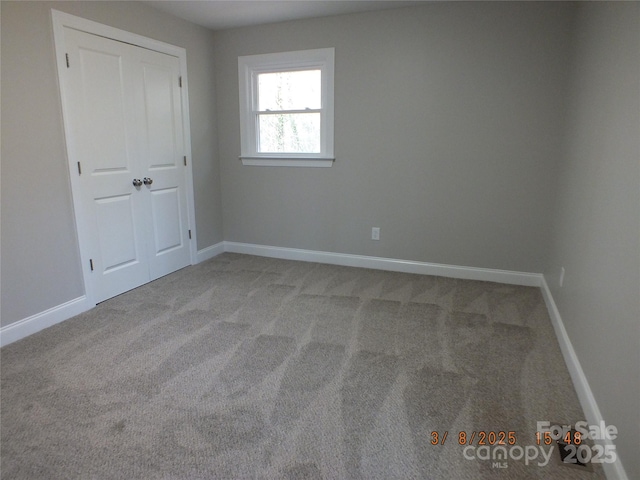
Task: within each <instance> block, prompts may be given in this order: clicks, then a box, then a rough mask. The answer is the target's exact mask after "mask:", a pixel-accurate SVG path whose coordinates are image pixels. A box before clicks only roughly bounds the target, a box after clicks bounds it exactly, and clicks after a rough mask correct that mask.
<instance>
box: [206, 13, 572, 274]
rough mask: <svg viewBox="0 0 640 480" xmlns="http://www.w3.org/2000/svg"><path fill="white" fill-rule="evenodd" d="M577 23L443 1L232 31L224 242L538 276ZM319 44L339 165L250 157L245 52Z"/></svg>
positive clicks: (220, 84)
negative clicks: (328, 70)
mask: <svg viewBox="0 0 640 480" xmlns="http://www.w3.org/2000/svg"><path fill="white" fill-rule="evenodd" d="M570 21H571V15H570V10H568V9H567V6H566V5H564V6H562V5H561V6H557V5H551V4H548V3H545V4H540V3H527V2H522V3H519V2H518V3H500V2H498V3H485V2H479V3H456V2H454V3H449V2H442V3H440V2H437V3H431V4H429V5H425V6H419V7H416V8H408V9H396V10H389V11H384V12H373V13H367V14H355V15H345V16H338V17H327V18H320V19H313V20H306V21H295V22H288V23H282V24H277V25H267V26H261V27H251V28H241V29H233V30H228V31H222V32H218V33H217V34H216V37H215V44H216V47H215V52H216V66H217V69H216V74H217V82H216V85H217V88H216V96H217V104H218V123H219V139H220V141H219V154H220V162H221V169H222V178H223V185H222V194H223V201H222V205H223V209H224V210H223V211H224V218H223V220H224V221H223V224H224V236H225V240H228V241H238V242H248V243H257V244H265V245H276V246H280V247H296V248H304V249H311V250H321V251H330V252H340V253H351V254H363V255H373V256H381V257H390V258H401V259H410V260H417V261H427V262H436V263H444V264H452V265H467V266H474V267H487V268H495V269H506V270H516V271H526V272H540V271H541V265H540V258H541V256H542V254H543V252H544V248H545V244H546V241H547V238H548V233H549V232H548V231H549V220H548V217H549V215H548V212H549V210H550V208H551V204H550V197H551V192H552V180H553V176H552V175H553V171H552V167H553V166H554V165H555V164H556V163H557V161H558V157H559V153H560V140H561V131H562V129H561V124H562V112H563V98H564V97H563V94H564V85H565V80H566V78H565V77H566V68H565V66H566V62H567V59H568V57H567V55H568V48H567V46H568V41H567V39H568V35H569V33H568V32H569V31H570V29H569V28H568V27H569V24H570ZM320 47H335V49H336V50H335V54H336V65H335V66H336V74H335V154H336V157H337V160H336V163H335V164H334V166H333V167H331V168H328V169H312V168H291V167H288V168H265V167H243V166H242V165H241V163H240V162H239V160H238V155H239V154H240V137H239V119H238V78H237V61H238V56H239V55H248V54H259V53H267V52H277V51H287V50H298V49H309V48H320ZM372 226H378V227H381V240H380V241H379V242H374V241H372V240H371V239H370V238H371V227H372Z"/></svg>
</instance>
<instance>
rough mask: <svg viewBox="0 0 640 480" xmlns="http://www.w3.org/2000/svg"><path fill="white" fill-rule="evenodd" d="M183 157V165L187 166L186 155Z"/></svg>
mask: <svg viewBox="0 0 640 480" xmlns="http://www.w3.org/2000/svg"><path fill="white" fill-rule="evenodd" d="M182 158H183V159H184V166H185V167H186V166H187V156H186V155H185V156H184V157H182Z"/></svg>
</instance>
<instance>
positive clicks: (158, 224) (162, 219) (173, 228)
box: [151, 188, 182, 255]
mask: <svg viewBox="0 0 640 480" xmlns="http://www.w3.org/2000/svg"><path fill="white" fill-rule="evenodd" d="M151 206H152V209H151V211H152V215H153V227H154V228H153V231H154V237H155V242H154V243H155V245H154V246H155V249H154V253H155V255H163V254H167V253H169V251H170V250H174V249H176V248H180V247H182V233H181V229H180V223H181V222H180V195H179V192H178V189H177V188H165V189H163V190H155V191H153V192H151Z"/></svg>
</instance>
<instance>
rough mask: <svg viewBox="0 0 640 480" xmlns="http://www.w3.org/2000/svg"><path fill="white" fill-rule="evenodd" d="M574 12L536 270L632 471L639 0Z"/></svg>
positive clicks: (638, 248) (638, 470)
mask: <svg viewBox="0 0 640 480" xmlns="http://www.w3.org/2000/svg"><path fill="white" fill-rule="evenodd" d="M579 12H580V14H579V16H578V17H577V24H576V30H575V50H574V55H573V59H574V60H573V63H572V65H571V69H572V81H571V95H570V97H569V100H570V104H569V108H568V111H567V123H566V126H567V128H566V131H565V138H566V143H565V148H564V155H563V159H562V160H563V161H562V163H561V164H560V169H559V175H558V185H557V199H556V201H555V202H554V211H555V218H554V230H553V234H552V236H551V238H550V240H551V242H550V252H549V253H550V256H549V260H548V262H547V267H546V272H547V275H546V278H547V283H548V284H549V286H550V287H551V290H552V293H553V297H554V299H555V301H556V303H557V305H558V308H559V310H560V313H561V315H562V319H563V321H564V324H565V327H566V329H567V333H568V334H569V337H570V339H571V342H572V344H573V347H574V349H575V351H576V353H577V355H578V358H579V360H580V364H581V366H582V368H583V369H584V372H585V374H586V376H587V379H588V381H589V385H590V387H591V390H592V392H593V394H594V396H595V399H596V401H597V403H598V406H599V408H600V410H601V412H602V415H603V417H604V418H605V420H606V421H607V423H609V424H614V425H616V426H617V427H618V428H619V429H620V431H621V434H620V437H619V439H618V441H617V442H616V443H617V449H618V453H619V455H620V458H621V459H622V461H623V463H624V465H625V468H626V470H627V474H628V476H629V478H640V459H639V457H638V445H639V440H638V439H639V438H640V414H639V412H640V409H639V408H638V407H639V406H640V405H639V402H640V4H638V3H618V2H613V3H608V4H597V3H594V4H591V3H588V4H583V5H581V6H580V9H579ZM561 267H564V268H565V270H566V273H565V279H564V285H563V287H562V288H560V287H559V286H558V273H559V271H560V268H561Z"/></svg>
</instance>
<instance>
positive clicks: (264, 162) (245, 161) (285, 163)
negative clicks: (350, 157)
mask: <svg viewBox="0 0 640 480" xmlns="http://www.w3.org/2000/svg"><path fill="white" fill-rule="evenodd" d="M240 160H242V165H247V166H252V167H330V166H331V165H333V162H335V160H336V159H335V158H320V157H304V158H284V157H280V158H278V157H240Z"/></svg>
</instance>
